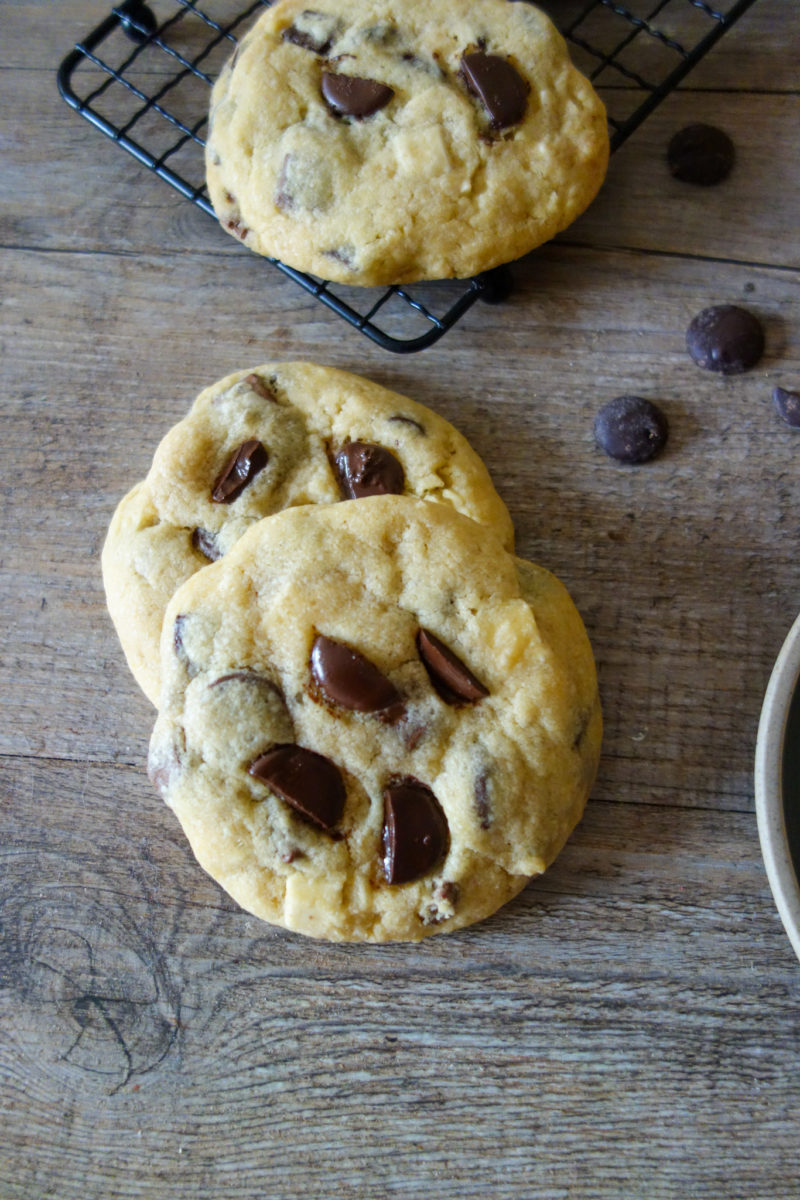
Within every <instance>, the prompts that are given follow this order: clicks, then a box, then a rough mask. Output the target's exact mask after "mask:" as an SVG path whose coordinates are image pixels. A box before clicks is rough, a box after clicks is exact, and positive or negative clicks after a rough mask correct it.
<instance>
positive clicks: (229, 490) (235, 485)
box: [211, 438, 268, 504]
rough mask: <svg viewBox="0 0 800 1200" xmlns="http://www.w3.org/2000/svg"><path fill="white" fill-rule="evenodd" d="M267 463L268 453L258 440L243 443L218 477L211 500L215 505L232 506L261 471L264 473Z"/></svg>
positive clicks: (251, 439) (252, 439)
mask: <svg viewBox="0 0 800 1200" xmlns="http://www.w3.org/2000/svg"><path fill="white" fill-rule="evenodd" d="M267 461H268V455H267V452H266V450H265V449H264V447H263V446H262V445H261V442H259V441H258V440H257V439H256V438H250V439H249V440H248V441H246V442H242V444H241V446H240V447H239V449H238V450H234V452H233V454H232V455H231V457H230V458H229V459H228V461H227V462H226V464H225V466H224V467H223V468H222V470H221V471H220V473H219V475H218V476H217V478H216V480H215V482H214V486H213V488H212V489H211V499H212V500H213V501H214V503H215V504H231V503H232V502H233V501H234V500H235V499H236V498H237V497H238V496H239V495H240V494H241V493H242V491H244V489H245V488H246V487H247V485H248V483H250V482H251V481H252V480H253V479H255V477H256V475H257V474H258V473H259V471H263V469H264V467H265V466H266V465H267Z"/></svg>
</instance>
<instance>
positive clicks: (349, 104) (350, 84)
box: [322, 71, 394, 120]
mask: <svg viewBox="0 0 800 1200" xmlns="http://www.w3.org/2000/svg"><path fill="white" fill-rule="evenodd" d="M322 95H323V97H324V99H325V102H326V104H327V105H328V107H329V108H330V109H331V110H332V111H333V112H335V113H336V115H337V116H340V117H356V118H357V119H358V120H363V119H364V117H371V116H372V114H373V113H376V112H378V110H379V109H381V108H385V107H386V105H387V104H388V103H389V101H390V100H391V98H392V96H393V95H394V91H393V90H392V89H391V88H390V87H388V86H387V84H385V83H379V82H378V81H377V80H376V79H362V78H361V77H360V76H358V75H334V74H332V73H331V72H330V71H324V72H323V74H322Z"/></svg>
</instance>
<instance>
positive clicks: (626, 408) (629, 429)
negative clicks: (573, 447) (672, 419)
mask: <svg viewBox="0 0 800 1200" xmlns="http://www.w3.org/2000/svg"><path fill="white" fill-rule="evenodd" d="M668 432H669V427H668V425H667V418H666V417H665V416H664V414H663V412H662V411H661V409H660V408H658V407H657V406H656V405H655V404H653V403H652V401H650V400H644V399H642V397H641V396H618V397H617V399H616V400H610V401H609V402H608V404H604V405H603V407H602V408H601V409H600V411H599V412H598V414H597V416H596V417H595V421H594V436H595V440H596V441H597V444H598V446H599V447H600V448H601V450H605V452H606V454H607V455H608V456H609V457H610V458H616V459H617V461H618V462H624V463H642V462H647V460H648V459H650V458H654V457H655V456H656V454H658V453H659V452H660V451H661V450H663V449H664V446H665V445H666V442H667V434H668Z"/></svg>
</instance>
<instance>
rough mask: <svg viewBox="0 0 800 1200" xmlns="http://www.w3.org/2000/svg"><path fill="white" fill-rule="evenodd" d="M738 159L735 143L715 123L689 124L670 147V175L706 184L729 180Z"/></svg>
mask: <svg viewBox="0 0 800 1200" xmlns="http://www.w3.org/2000/svg"><path fill="white" fill-rule="evenodd" d="M735 158H736V151H735V150H734V147H733V142H732V141H731V139H730V138H729V137H728V135H727V133H723V132H722V130H721V129H717V128H715V126H713V125H702V124H696V125H687V126H686V128H685V129H680V130H679V131H678V132H677V133H676V134H675V135H674V137H673V138H672V140H671V141H670V143H669V146H668V147H667V164H668V166H669V170H670V174H671V175H673V176H674V177H675V179H680V180H681V181H682V182H683V183H699V184H701V185H702V186H704V187H707V186H709V185H710V184H714V183H721V182H722V180H723V179H727V177H728V176H729V175H730V173H731V169H732V167H733V164H734V160H735Z"/></svg>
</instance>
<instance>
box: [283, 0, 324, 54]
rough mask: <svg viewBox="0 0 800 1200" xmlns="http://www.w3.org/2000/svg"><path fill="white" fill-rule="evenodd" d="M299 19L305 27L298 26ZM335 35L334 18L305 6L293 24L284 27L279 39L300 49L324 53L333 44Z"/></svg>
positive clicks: (313, 52)
mask: <svg viewBox="0 0 800 1200" xmlns="http://www.w3.org/2000/svg"><path fill="white" fill-rule="evenodd" d="M301 21H302V22H303V24H305V25H306V26H307V28H306V29H302V28H301V27H300V22H301ZM335 36H336V21H335V19H332V18H330V17H326V16H325V14H324V13H319V12H315V11H314V9H311V8H307V9H305V10H304V11H303V12H301V13H300V15H299V16H298V18H297V21H296V22H295V24H294V25H290V26H289V28H288V29H284V31H283V33H282V34H281V39H282V40H283V41H284V42H291V43H292V45H294V46H299V47H300V48H301V49H302V50H310V51H311V53H312V54H323V55H324V54H327V53H328V51H329V50H330V48H331V46H332V45H333V41H334V38H335Z"/></svg>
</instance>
